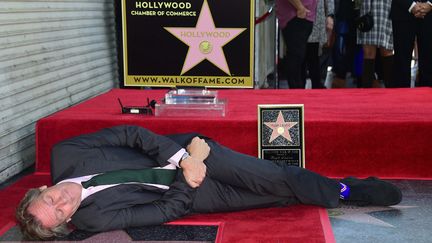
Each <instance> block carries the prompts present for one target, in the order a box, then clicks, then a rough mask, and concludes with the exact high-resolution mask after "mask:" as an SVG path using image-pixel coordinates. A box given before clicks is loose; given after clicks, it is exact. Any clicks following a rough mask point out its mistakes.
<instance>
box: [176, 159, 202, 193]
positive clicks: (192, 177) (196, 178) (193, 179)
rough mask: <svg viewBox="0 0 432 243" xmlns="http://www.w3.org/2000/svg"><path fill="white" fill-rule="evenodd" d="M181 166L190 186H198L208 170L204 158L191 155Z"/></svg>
mask: <svg viewBox="0 0 432 243" xmlns="http://www.w3.org/2000/svg"><path fill="white" fill-rule="evenodd" d="M181 168H182V169H183V175H184V177H185V179H186V182H187V184H188V185H189V186H190V187H192V188H197V187H199V186H200V185H201V183H202V182H203V180H204V178H205V175H206V171H207V166H206V165H205V164H204V162H203V161H202V160H198V159H196V158H194V157H192V156H189V157H187V158H186V159H184V160H183V161H182V162H181Z"/></svg>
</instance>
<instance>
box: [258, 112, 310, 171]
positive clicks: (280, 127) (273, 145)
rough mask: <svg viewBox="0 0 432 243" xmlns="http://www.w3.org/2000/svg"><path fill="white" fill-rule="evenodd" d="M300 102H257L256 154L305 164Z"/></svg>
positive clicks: (298, 164) (286, 162)
mask: <svg viewBox="0 0 432 243" xmlns="http://www.w3.org/2000/svg"><path fill="white" fill-rule="evenodd" d="M303 110H304V109H303V105H279V104H278V105H258V140H259V141H258V156H259V157H260V158H262V159H267V160H271V161H273V162H276V163H285V164H289V165H293V166H299V167H303V168H304V167H305V162H304V154H305V151H304V114H303Z"/></svg>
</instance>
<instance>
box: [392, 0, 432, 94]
mask: <svg viewBox="0 0 432 243" xmlns="http://www.w3.org/2000/svg"><path fill="white" fill-rule="evenodd" d="M416 1H418V2H427V0H416ZM413 2H414V1H413V0H393V1H392V8H391V13H390V17H391V19H392V23H393V42H394V52H395V55H394V70H395V73H396V74H397V75H395V77H394V79H395V85H396V87H410V82H411V59H412V52H413V48H414V40H415V38H416V37H417V45H418V53H419V56H418V63H419V85H420V86H432V44H431V43H432V12H429V13H428V14H427V15H426V16H425V17H424V19H419V18H416V17H414V15H413V14H412V13H410V12H408V9H409V8H410V6H411V4H412V3H413Z"/></svg>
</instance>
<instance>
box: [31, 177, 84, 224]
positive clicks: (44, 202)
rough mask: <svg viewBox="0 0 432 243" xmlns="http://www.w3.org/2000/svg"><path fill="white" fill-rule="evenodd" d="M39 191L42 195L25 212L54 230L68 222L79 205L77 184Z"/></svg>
mask: <svg viewBox="0 0 432 243" xmlns="http://www.w3.org/2000/svg"><path fill="white" fill-rule="evenodd" d="M39 189H41V190H42V193H41V194H40V195H39V196H38V197H37V198H36V199H35V200H34V201H33V202H32V203H31V204H30V205H29V207H28V209H27V210H28V212H29V213H30V214H32V215H33V216H35V217H36V218H37V219H39V220H40V221H41V223H42V225H43V226H44V227H47V228H54V227H56V226H58V225H60V224H61V223H63V222H66V221H68V220H69V219H70V218H71V217H72V215H73V214H74V213H75V211H76V210H77V209H78V207H79V205H80V203H81V191H82V187H81V185H79V184H76V183H72V182H65V183H60V184H57V185H55V186H51V187H46V186H43V187H40V188H39Z"/></svg>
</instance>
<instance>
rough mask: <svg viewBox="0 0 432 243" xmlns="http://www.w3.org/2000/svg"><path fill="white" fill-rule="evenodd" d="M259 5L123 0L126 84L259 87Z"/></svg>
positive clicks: (244, 0) (228, 0)
mask: <svg viewBox="0 0 432 243" xmlns="http://www.w3.org/2000/svg"><path fill="white" fill-rule="evenodd" d="M254 12H255V10H254V2H253V1H251V0H236V1H232V0H169V1H160V0H147V1H140V0H122V32H123V33H122V41H123V79H124V85H125V86H152V87H178V88H180V87H182V86H183V87H213V88H222V87H223V88H253V84H254V82H253V74H254V71H253V63H254V62H253V61H254V60H253V55H254V51H253V50H254V29H255V26H254Z"/></svg>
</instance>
